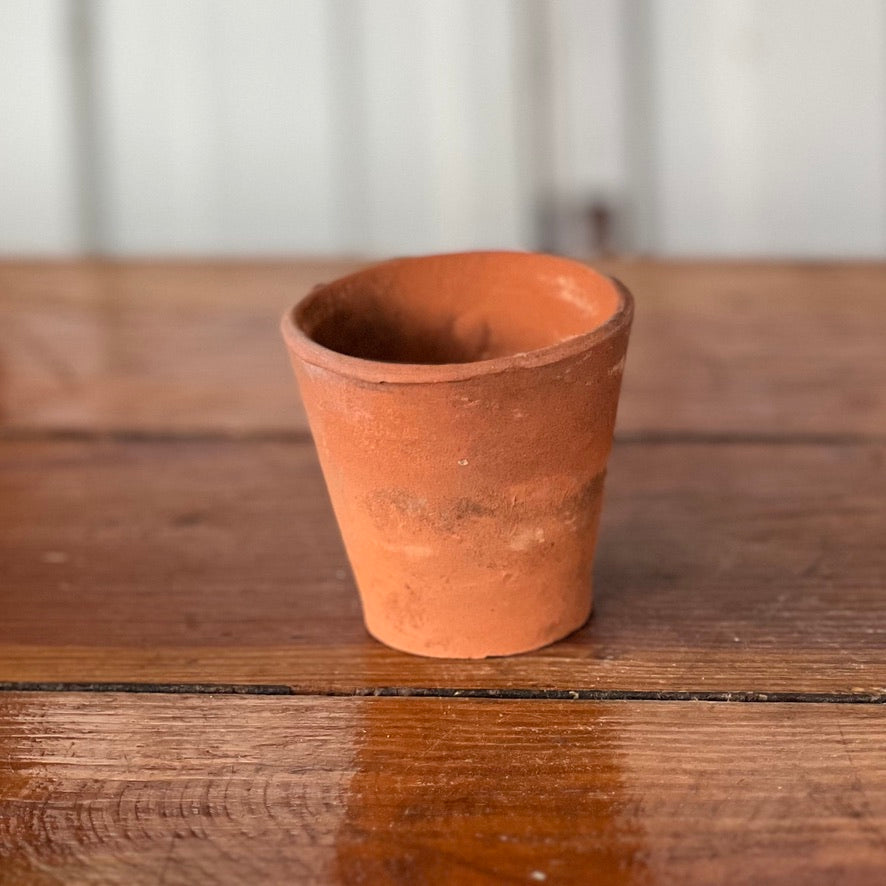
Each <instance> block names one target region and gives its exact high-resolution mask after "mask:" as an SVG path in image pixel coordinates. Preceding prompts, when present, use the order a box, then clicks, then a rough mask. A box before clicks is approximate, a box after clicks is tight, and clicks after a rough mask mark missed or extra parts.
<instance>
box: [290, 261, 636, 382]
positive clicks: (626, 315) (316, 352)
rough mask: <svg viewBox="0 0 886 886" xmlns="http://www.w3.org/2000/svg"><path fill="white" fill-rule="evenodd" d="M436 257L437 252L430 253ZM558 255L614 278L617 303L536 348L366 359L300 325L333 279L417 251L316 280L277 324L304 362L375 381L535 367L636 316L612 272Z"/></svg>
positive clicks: (461, 377)
mask: <svg viewBox="0 0 886 886" xmlns="http://www.w3.org/2000/svg"><path fill="white" fill-rule="evenodd" d="M532 254H535V255H539V254H541V255H544V254H545V253H526V252H519V251H517V250H513V251H511V250H490V251H475V252H452V253H445V254H444V255H445V256H446V257H452V258H455V257H458V256H469V255H471V256H480V255H483V256H505V255H532ZM434 257H438V256H434ZM550 257H551V258H556V259H557V260H558V261H572V262H573V263H574V264H576V265H580V266H581V267H582V268H583V269H584V270H585V271H588V270H590V271H591V272H592V273H593V274H596V275H597V276H598V277H600V278H602V279H604V280H607V281H608V282H610V283H611V284H613V286H614V288H615V291H616V293H617V295H618V306H617V307H616V309H615V311H614V312H613V314H612V316H610V317H609V319H608V320H607V321H606V322H605V323H602V324H601V325H600V326H596V327H595V328H593V329H591V330H589V331H588V332H583V333H580V334H579V335H573V336H570V337H569V338H566V339H563V340H562V341H559V342H556V343H555V344H553V345H546V346H545V347H543V348H535V349H533V350H531V351H518V352H517V353H514V354H507V355H505V356H502V357H492V358H490V359H488V360H472V361H468V362H465V363H386V362H384V361H381V360H367V359H365V358H363V357H353V356H351V355H350V354H342V353H340V352H339V351H334V350H332V349H331V348H327V347H325V346H324V345H321V344H318V343H317V342H315V341H314V340H313V339H312V338H310V336H308V335H307V334H306V333H305V332H304V331H303V330H302V329H301V327H300V326H299V325H298V320H299V319H300V317H301V314H302V313H303V311H304V309H305V308H306V307H307V305H308V302H310V301H311V300H313V299H314V298H316V297H318V296H319V295H321V294H322V292H323V291H324V290H325V289H327V288H328V287H329V286H332V285H333V284H334V283H336V284H337V283H340V282H342V281H343V280H350V279H353V278H355V277H358V276H360V275H361V274H363V273H364V272H365V271H367V270H369V269H370V268H372V269H376V268H379V267H383V266H385V265H393V264H398V263H400V262H411V261H416V260H420V258H421V257H420V256H414V257H408V258H393V259H388V260H387V261H383V262H375V263H373V264H370V265H367V266H366V267H364V268H361V269H360V270H358V271H355V272H353V273H352V274H347V275H345V276H344V277H338V278H336V279H335V280H332V281H330V282H329V283H322V284H319V285H317V286H315V287H314V288H313V289H312V290H311V291H310V292H308V293H307V294H306V295H305V296H304V297H303V298H301V299H300V300H299V301H298V302H297V303H296V304H295V305H293V306H292V307H291V308H289V309H287V310H286V312H285V313H284V314H283V318H282V320H281V322H280V330H281V332H282V333H283V338H284V340H285V341H286V344H287V345H288V346H289V347H290V348H291V349H292V351H294V352H295V353H296V354H297V355H298V356H299V357H300V358H301V359H302V360H303V361H304V362H305V363H310V364H311V365H313V366H317V367H320V368H321V369H326V370H329V371H330V372H334V373H336V374H338V375H343V376H346V377H347V378H351V379H357V380H359V381H364V382H371V383H376V384H434V383H437V382H451V381H465V380H467V379H472V378H477V377H479V376H484V375H496V374H499V373H502V372H508V371H510V370H513V369H534V368H538V367H541V366H548V365H551V364H553V363H558V362H560V361H561V360H565V359H567V358H568V357H572V356H575V355H577V354H580V353H582V352H584V351H588V350H590V349H591V348H593V347H595V346H596V345H598V344H600V343H601V342H603V341H606V340H607V339H609V338H611V337H612V336H614V335H616V334H617V333H618V332H619V331H621V330H622V329H624V328H625V327H626V326H630V324H631V321H632V320H633V316H634V297H633V296H632V295H631V293H630V291H629V290H628V288H627V287H626V286H625V285H624V284H623V283H622V282H621V281H620V280H618V279H616V278H615V277H610V276H608V275H606V274H601V273H600V272H599V271H597V270H596V269H594V268H593V267H591V266H590V265H587V264H585V263H584V262H579V261H576V260H574V259H567V258H565V257H563V256H550Z"/></svg>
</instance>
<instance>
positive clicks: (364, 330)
mask: <svg viewBox="0 0 886 886" xmlns="http://www.w3.org/2000/svg"><path fill="white" fill-rule="evenodd" d="M618 306H619V294H618V291H617V289H616V287H615V284H614V283H613V282H612V281H611V280H609V279H608V278H607V277H604V276H602V275H601V274H598V273H597V272H596V271H593V270H592V269H591V268H589V267H587V266H586V265H583V264H581V263H579V262H576V261H571V260H569V259H563V258H558V257H555V256H550V255H539V254H534V253H519V252H492V253H482V252H480V253H477V252H475V253H463V254H453V255H439V256H427V257H422V258H407V259H397V260H394V261H390V262H385V263H383V264H379V265H375V266H373V267H370V268H367V269H366V270H364V271H360V272H358V273H356V274H352V275H351V276H349V277H344V278H342V279H341V280H336V281H335V282H333V283H329V284H326V285H324V286H321V287H318V288H317V289H315V290H314V291H313V292H312V293H311V294H310V295H309V296H308V297H307V298H306V299H305V300H304V301H302V302H301V304H300V305H299V306H298V308H297V310H296V315H295V320H296V323H297V325H298V326H299V327H300V328H301V330H302V332H304V333H305V335H307V336H308V337H309V338H311V339H312V340H313V341H315V342H316V343H317V344H319V345H322V346H323V347H325V348H329V349H330V350H332V351H336V352H338V353H340V354H346V355H348V356H351V357H360V358H363V359H365V360H375V361H379V362H385V363H413V364H441V363H470V362H474V361H478V360H489V359H493V358H496V357H505V356H510V355H513V354H518V353H526V352H528V351H534V350H537V349H539V348H544V347H548V346H550V345H554V344H557V343H558V342H562V341H564V340H566V339H568V338H572V337H574V336H576V335H583V334H585V333H587V332H591V331H593V330H594V329H596V328H597V327H598V326H602V325H603V324H604V323H605V322H606V321H607V320H608V319H609V318H610V317H612V315H613V314H614V313H615V312H616V311H617V309H618Z"/></svg>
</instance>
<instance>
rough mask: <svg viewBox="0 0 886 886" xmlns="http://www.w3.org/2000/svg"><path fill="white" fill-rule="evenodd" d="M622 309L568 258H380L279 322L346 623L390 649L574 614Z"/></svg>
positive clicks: (611, 404) (498, 638)
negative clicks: (338, 557)
mask: <svg viewBox="0 0 886 886" xmlns="http://www.w3.org/2000/svg"><path fill="white" fill-rule="evenodd" d="M632 314H633V302H632V299H631V296H630V294H629V293H628V292H627V291H626V290H625V289H624V287H622V286H621V285H620V284H619V283H617V282H615V281H613V280H610V279H609V278H606V277H603V276H601V275H600V274H597V273H596V272H595V271H593V270H591V269H590V268H588V267H586V266H585V265H582V264H580V263H578V262H574V261H570V260H567V259H562V258H556V257H553V256H547V255H535V254H530V253H514V252H487V253H482V252H478V253H465V254H457V255H441V256H430V257H425V258H407V259H397V260H394V261H390V262H385V263H383V264H379V265H376V266H374V267H371V268H369V269H367V270H364V271H361V272H359V273H357V274H354V275H351V276H349V277H345V278H343V279H341V280H337V281H335V282H333V283H329V284H327V285H324V286H320V287H318V288H316V289H314V291H313V292H311V294H310V295H308V296H307V298H305V299H304V300H303V301H302V302H301V303H300V304H299V305H298V306H297V307H296V308H295V309H293V310H292V311H291V312H288V313H287V314H286V316H285V317H284V318H283V325H282V328H283V334H284V337H285V340H286V343H287V346H288V348H289V353H290V357H291V359H292V364H293V367H294V369H295V374H296V377H297V379H298V383H299V387H300V389H301V393H302V396H303V398H304V403H305V407H306V409H307V413H308V417H309V421H310V424H311V430H312V432H313V435H314V440H315V442H316V445H317V451H318V453H319V456H320V462H321V464H322V467H323V472H324V475H325V478H326V483H327V486H328V488H329V494H330V497H331V499H332V504H333V507H334V509H335V513H336V517H337V519H338V523H339V526H340V528H341V532H342V536H343V538H344V541H345V546H346V548H347V552H348V556H349V558H350V561H351V565H352V567H353V569H354V574H355V577H356V580H357V584H358V587H359V589H360V594H361V598H362V602H363V611H364V614H365V618H366V625H367V627H368V629H369V631H370V633H372V634H373V635H374V636H375V637H377V638H378V639H379V640H381V641H382V642H384V643H387V644H388V645H390V646H393V647H395V648H397V649H401V650H404V651H407V652H413V653H418V654H421V655H431V656H440V657H453V658H480V657H484V656H489V655H507V654H511V653H517V652H525V651H528V650H531V649H536V648H538V647H540V646H544V645H545V644H547V643H551V642H553V641H555V640H557V639H559V638H561V637H563V636H565V635H566V634H568V633H570V632H571V631H573V630H575V629H576V628H578V627H580V626H581V624H582V623H583V622H584V621H585V620H586V619H587V617H588V615H589V613H590V611H591V565H592V560H593V554H594V545H595V542H596V536H597V525H598V522H599V517H600V506H601V501H602V494H603V479H604V476H605V472H606V460H607V457H608V455H609V451H610V448H611V444H612V431H613V425H614V423H615V413H616V406H617V402H618V394H619V388H620V385H621V377H622V372H623V369H624V364H625V352H626V349H627V343H628V333H629V331H630V324H631V318H632Z"/></svg>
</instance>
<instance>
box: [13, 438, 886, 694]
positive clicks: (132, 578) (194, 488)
mask: <svg viewBox="0 0 886 886" xmlns="http://www.w3.org/2000/svg"><path fill="white" fill-rule="evenodd" d="M0 466H2V473H0V483H2V486H0V495H2V501H3V503H4V506H3V509H2V511H0V563H2V564H3V568H2V583H3V587H2V596H0V680H5V681H37V682H40V681H75V682H80V681H103V682H119V681H122V682H130V681H136V682H138V681H141V682H161V683H171V682H196V683H213V682H216V683H261V684H275V685H283V686H287V687H293V688H295V689H296V690H298V691H312V692H320V693H323V692H342V693H350V692H359V691H371V690H374V689H378V688H381V687H407V688H445V687H449V688H450V689H453V688H454V689H465V688H468V689H470V688H481V689H483V688H493V689H507V690H515V689H516V690H518V689H520V688H532V689H556V690H561V691H573V690H593V689H605V690H631V691H637V692H644V693H655V692H674V691H683V692H702V693H711V692H761V693H769V692H801V693H802V692H806V693H820V692H835V693H855V694H873V695H877V694H883V693H886V595H884V594H883V588H884V586H886V546H884V545H883V532H884V526H886V522H884V511H883V502H884V500H886V470H884V445H883V444H866V445H854V446H849V445H840V446H837V445H786V444H785V445H708V444H685V443H684V444H676V443H668V444H659V445H649V444H644V445H639V444H634V445H627V444H622V445H619V446H617V447H616V450H615V452H614V455H613V459H612V462H611V469H610V474H609V478H608V480H607V499H606V503H605V505H604V518H603V527H602V532H601V538H600V543H599V549H598V557H597V564H596V579H595V580H596V609H595V614H594V616H593V618H592V619H591V621H590V622H589V624H588V625H587V626H586V627H585V628H584V629H582V630H581V631H579V632H578V633H577V634H574V635H573V636H572V637H571V638H569V639H567V640H566V641H564V642H562V643H559V644H557V645H555V646H553V647H550V648H548V649H545V650H542V651H540V652H538V653H534V654H530V655H523V656H517V657H514V658H506V659H490V660H487V661H481V662H455V661H434V660H429V659H421V658H415V657H412V656H407V655H404V654H401V653H397V652H393V651H391V650H389V649H387V648H385V647H383V646H381V645H380V644H378V643H376V642H375V641H373V640H371V639H370V638H369V637H368V636H367V635H366V633H365V631H364V629H363V626H362V621H361V618H360V610H359V604H358V599H357V594H356V591H355V588H354V586H353V583H352V580H351V577H350V572H349V570H348V566H347V561H346V559H345V555H344V552H343V549H342V546H341V542H340V540H339V537H338V533H337V530H336V527H335V523H334V520H333V517H332V514H331V511H330V509H329V505H328V502H327V499H326V496H325V492H324V488H323V484H322V479H321V476H320V473H319V469H318V467H317V464H316V460H315V455H314V451H313V448H312V447H311V446H310V444H308V443H301V444H298V443H280V442H277V443H274V442H259V441H231V440H199V439H198V440H191V441H125V440H124V441H121V440H113V439H107V440H102V441H98V442H92V441H76V440H62V441H44V442H36V441H32V442H21V441H19V442H12V441H6V442H3V443H0Z"/></svg>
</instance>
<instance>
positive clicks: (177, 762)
mask: <svg viewBox="0 0 886 886" xmlns="http://www.w3.org/2000/svg"><path fill="white" fill-rule="evenodd" d="M884 742H886V708H884V707H882V706H875V705H825V706H820V705H773V704H756V705H748V704H712V703H695V704H685V703H684V704H681V703H676V704H675V703H669V702H665V703H662V702H639V703H638V702H634V703H628V702H607V703H594V702H581V701H579V702H556V701H540V702H533V703H526V702H514V701H504V700H495V701H476V700H470V699H454V700H452V699H450V700H443V699H341V698H338V699H322V698H304V699H302V698H298V699H280V698H276V699H266V698H231V697H225V696H219V697H214V698H210V697H185V698H174V697H169V696H133V695H126V694H122V695H115V694H98V695H79V694H76V693H59V694H52V695H44V694H39V693H28V694H16V693H10V694H7V695H6V696H5V697H0V748H2V752H3V755H2V760H0V778H2V780H3V785H4V790H3V793H2V796H0V849H2V848H6V849H7V850H8V849H9V847H11V846H14V847H15V853H14V855H13V856H11V857H8V860H7V862H6V864H5V866H4V869H3V878H4V882H22V883H25V882H27V883H37V884H44V883H46V884H48V883H74V882H76V883H107V882H119V883H124V882H125V883H130V884H154V883H158V882H160V883H166V884H174V883H180V884H192V883H219V882H224V883H237V882H239V883H264V882H273V883H284V882H293V881H295V882H315V883H327V882H342V883H367V884H378V883H398V884H404V886H412V884H416V883H441V882H444V883H483V884H487V883H488V884H497V883H527V884H532V883H538V882H546V883H576V884H585V883H604V884H623V883H631V884H656V883H687V882H688V883H724V884H726V883H728V884H738V883H742V884H758V883H779V884H785V886H794V884H797V883H847V884H850V883H851V884H853V886H866V884H870V886H877V884H880V883H882V877H883V870H884V869H886V837H884V834H886V755H884V754H883V746H884Z"/></svg>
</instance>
